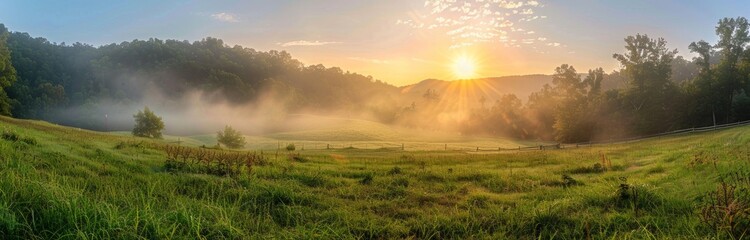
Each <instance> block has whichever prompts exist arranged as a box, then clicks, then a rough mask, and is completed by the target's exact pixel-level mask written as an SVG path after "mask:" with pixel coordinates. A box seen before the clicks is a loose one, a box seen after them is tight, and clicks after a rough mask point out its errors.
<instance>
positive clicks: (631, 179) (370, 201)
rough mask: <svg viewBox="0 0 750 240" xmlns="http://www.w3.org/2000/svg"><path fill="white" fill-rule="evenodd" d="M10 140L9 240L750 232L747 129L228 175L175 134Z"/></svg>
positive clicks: (0, 213) (5, 177)
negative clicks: (182, 152) (171, 149)
mask: <svg viewBox="0 0 750 240" xmlns="http://www.w3.org/2000/svg"><path fill="white" fill-rule="evenodd" d="M0 131H2V139H0V235H2V236H3V238H4V239H113V238H114V239H268V238H279V239H352V238H353V239H362V238H364V239H394V238H395V239H445V238H451V239H587V238H591V239H604V238H607V239H611V238H616V239H631V238H632V239H705V238H714V239H732V238H735V239H741V238H749V237H747V235H748V233H746V232H745V231H747V229H748V228H749V227H750V196H749V195H748V194H750V193H748V188H750V145H749V144H748V142H749V141H750V127H739V128H734V129H728V130H722V131H716V132H710V133H703V134H694V135H682V136H675V137H668V138H660V139H652V140H646V141H640V142H636V143H629V144H615V145H607V146H598V147H587V148H579V149H564V150H548V151H525V152H521V151H518V152H516V151H514V152H505V153H491V154H476V153H472V152H467V151H400V150H395V149H338V150H305V151H295V152H294V153H289V152H286V151H283V152H277V151H276V150H275V149H272V150H265V151H263V152H260V151H258V152H255V153H256V154H258V155H261V156H262V157H263V158H262V160H256V161H254V162H252V166H251V168H248V167H247V166H245V167H240V168H238V170H240V171H239V172H237V173H235V174H229V175H224V174H221V173H219V172H217V171H207V170H205V169H203V168H202V167H201V165H200V163H199V164H195V166H192V167H190V166H188V167H179V168H176V167H174V166H175V165H174V163H175V162H177V163H179V161H180V160H179V159H178V160H176V161H175V160H169V158H170V157H169V156H168V154H167V153H166V152H165V151H164V148H165V145H167V143H166V142H168V141H166V140H164V141H157V140H154V141H152V140H147V139H137V138H133V137H125V136H116V135H109V134H101V133H96V132H90V131H83V130H77V129H72V128H64V127H59V126H55V125H52V124H48V123H44V122H36V121H23V120H16V119H11V118H0ZM172 145H173V144H172ZM189 149H192V150H191V151H198V150H196V149H197V148H189ZM206 151H208V150H206ZM212 151H215V150H212ZM217 152H218V151H217ZM224 152H225V151H224ZM228 154H229V153H228ZM239 154H246V153H244V152H243V153H239ZM254 156H256V155H254ZM186 162H189V161H186ZM187 165H190V164H187ZM201 169H203V170H201Z"/></svg>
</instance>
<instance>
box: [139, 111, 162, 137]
mask: <svg viewBox="0 0 750 240" xmlns="http://www.w3.org/2000/svg"><path fill="white" fill-rule="evenodd" d="M133 118H135V126H134V127H133V136H136V137H148V138H161V130H163V129H164V122H162V120H161V117H159V116H156V114H154V112H152V111H151V110H150V109H148V107H146V108H144V109H143V111H138V113H137V114H135V115H133Z"/></svg>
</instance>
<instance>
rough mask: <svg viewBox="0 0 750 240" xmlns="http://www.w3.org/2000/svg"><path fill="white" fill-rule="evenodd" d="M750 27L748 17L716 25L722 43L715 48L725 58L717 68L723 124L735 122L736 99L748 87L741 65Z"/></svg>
mask: <svg viewBox="0 0 750 240" xmlns="http://www.w3.org/2000/svg"><path fill="white" fill-rule="evenodd" d="M749 28H750V24H749V23H748V21H747V19H746V18H744V17H738V18H724V19H721V20H719V23H718V25H717V26H716V35H717V36H718V37H719V41H718V42H717V43H716V46H715V48H716V49H718V50H719V52H720V53H721V55H722V59H721V61H720V62H719V64H718V66H717V67H716V72H715V74H716V78H717V79H716V84H717V85H718V86H717V87H716V90H717V91H716V92H714V94H718V96H719V97H718V98H719V99H718V101H717V102H716V103H717V104H716V105H717V106H716V108H717V109H718V111H720V112H721V113H722V114H721V115H722V118H723V122H725V123H726V122H730V121H732V120H733V119H732V109H733V104H734V100H735V97H736V96H737V95H738V94H740V93H741V92H740V91H741V90H742V89H743V88H748V84H750V83H748V78H749V77H748V76H747V74H746V73H743V71H741V70H742V69H741V67H740V66H741V63H742V61H743V57H744V55H745V53H746V51H747V50H746V49H745V48H746V47H747V45H748V43H750V34H749V33H748V30H749Z"/></svg>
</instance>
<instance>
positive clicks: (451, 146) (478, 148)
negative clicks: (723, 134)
mask: <svg viewBox="0 0 750 240" xmlns="http://www.w3.org/2000/svg"><path fill="white" fill-rule="evenodd" d="M745 125H750V120H748V121H742V122H735V123H729V124H721V125H715V126H707V127H697V128H687V129H680V130H674V131H669V132H664V133H658V134H651V135H646V136H638V137H629V138H618V139H610V140H606V141H589V142H579V143H553V144H542V145H535V146H518V147H503V146H501V147H492V146H488V145H492V144H487V143H485V144H481V145H478V144H472V143H424V142H420V143H402V144H395V143H361V142H355V143H307V144H305V143H303V144H301V145H297V144H295V146H296V147H298V148H299V147H301V149H300V150H305V149H307V150H314V149H315V150H323V149H326V150H335V149H383V150H386V149H387V150H402V151H406V150H412V151H413V150H425V151H435V150H444V151H473V152H497V151H540V150H541V151H544V150H558V149H570V148H581V147H592V146H601V145H609V144H621V143H631V142H637V141H642V140H647V139H653V138H660V137H666V136H675V135H681V134H690V133H701V132H709V131H716V130H722V129H727V128H733V127H738V126H745ZM285 146H286V145H280V146H279V148H281V149H283V148H285Z"/></svg>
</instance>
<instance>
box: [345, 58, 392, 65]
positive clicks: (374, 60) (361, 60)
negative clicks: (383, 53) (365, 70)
mask: <svg viewBox="0 0 750 240" xmlns="http://www.w3.org/2000/svg"><path fill="white" fill-rule="evenodd" d="M349 59H351V60H354V61H360V62H368V63H374V64H391V61H388V60H381V59H374V58H361V57H349Z"/></svg>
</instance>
